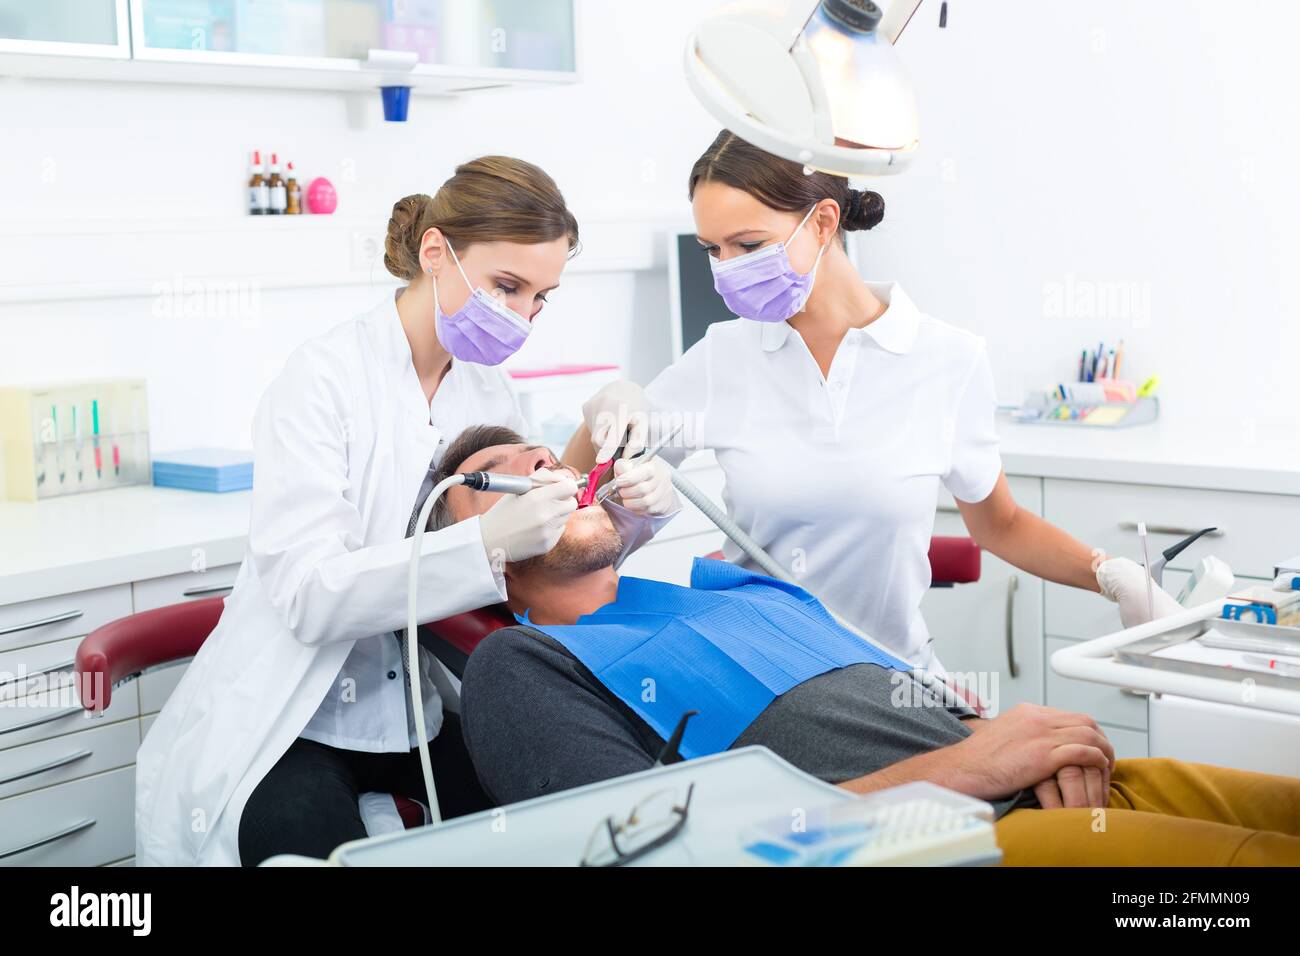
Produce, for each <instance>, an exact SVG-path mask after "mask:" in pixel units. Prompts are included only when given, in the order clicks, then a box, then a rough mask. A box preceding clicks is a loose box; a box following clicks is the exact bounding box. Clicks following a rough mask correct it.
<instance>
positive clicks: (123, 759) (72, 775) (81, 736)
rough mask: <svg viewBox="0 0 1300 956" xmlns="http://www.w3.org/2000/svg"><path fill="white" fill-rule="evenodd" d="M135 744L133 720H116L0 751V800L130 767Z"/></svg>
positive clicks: (137, 734)
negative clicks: (111, 722)
mask: <svg viewBox="0 0 1300 956" xmlns="http://www.w3.org/2000/svg"><path fill="white" fill-rule="evenodd" d="M139 746H140V729H139V727H137V726H136V722H135V721H134V720H120V721H118V722H117V723H115V724H103V725H100V726H96V727H92V728H91V729H90V730H83V731H80V732H78V733H75V734H64V735H63V736H62V737H53V738H51V739H49V740H42V741H39V742H38V743H34V744H26V745H24V746H22V747H10V748H8V749H7V750H0V799H3V798H5V797H13V796H17V795H18V794H20V793H27V792H28V791H30V790H39V789H41V788H42V787H49V786H53V785H54V784H59V783H66V782H67V781H69V780H76V779H78V778H80V777H88V776H90V775H91V774H95V773H102V772H104V771H105V770H116V769H117V768H118V767H127V766H130V765H131V764H133V763H135V752H136V750H137V749H138V748H139Z"/></svg>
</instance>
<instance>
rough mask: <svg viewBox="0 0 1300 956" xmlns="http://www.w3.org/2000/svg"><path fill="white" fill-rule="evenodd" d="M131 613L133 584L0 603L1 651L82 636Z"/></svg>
mask: <svg viewBox="0 0 1300 956" xmlns="http://www.w3.org/2000/svg"><path fill="white" fill-rule="evenodd" d="M130 613H131V585H129V584H116V585H113V586H112V587H107V588H95V589H94V590H92V591H74V592H73V593H71V594H60V595H58V596H57V597H49V598H39V599H38V600H35V601H20V602H19V603H17V604H6V605H4V606H3V607H0V651H10V650H14V649H16V648H19V647H28V646H30V645H32V644H45V643H47V642H49V641H57V640H60V639H62V638H66V637H82V636H84V635H86V634H89V633H90V632H91V631H93V630H94V629H95V628H97V627H99V626H100V625H101V624H107V623H108V622H109V621H116V620H117V619H118V618H120V617H126V616H127V615H128V614H130Z"/></svg>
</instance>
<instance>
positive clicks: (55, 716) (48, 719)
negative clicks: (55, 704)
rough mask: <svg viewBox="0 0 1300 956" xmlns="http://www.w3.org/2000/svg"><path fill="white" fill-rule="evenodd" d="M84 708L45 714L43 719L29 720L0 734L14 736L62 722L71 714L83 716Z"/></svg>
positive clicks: (67, 708) (66, 708)
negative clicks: (58, 721)
mask: <svg viewBox="0 0 1300 956" xmlns="http://www.w3.org/2000/svg"><path fill="white" fill-rule="evenodd" d="M85 712H86V709H85V708H84V707H64V708H63V709H62V710H56V711H55V712H54V713H52V714H46V715H45V716H44V717H37V718H36V719H35V720H29V721H27V723H25V724H14V725H13V726H12V727H6V728H5V729H4V730H0V734H16V733H18V731H20V730H31V729H32V728H33V727H39V726H40V725H41V724H49V723H53V722H54V721H56V720H62V719H63V718H64V717H70V716H72V715H73V714H84V713H85Z"/></svg>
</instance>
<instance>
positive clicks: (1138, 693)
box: [1119, 687, 1151, 700]
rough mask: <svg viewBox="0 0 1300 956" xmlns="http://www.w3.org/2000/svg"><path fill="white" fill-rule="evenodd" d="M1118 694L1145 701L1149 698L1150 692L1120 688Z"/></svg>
mask: <svg viewBox="0 0 1300 956" xmlns="http://www.w3.org/2000/svg"><path fill="white" fill-rule="evenodd" d="M1119 692H1120V693H1121V694H1127V695H1128V696H1129V697H1141V698H1142V699H1143V700H1146V699H1148V698H1150V696H1151V691H1149V690H1134V689H1133V688H1132V687H1121V688H1120V689H1119Z"/></svg>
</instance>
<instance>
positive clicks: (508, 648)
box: [433, 428, 1300, 865]
mask: <svg viewBox="0 0 1300 956" xmlns="http://www.w3.org/2000/svg"><path fill="white" fill-rule="evenodd" d="M490 460H492V461H493V470H494V471H501V472H507V473H513V474H527V473H529V472H531V471H533V470H535V469H537V468H540V467H556V465H555V459H554V457H553V456H552V454H551V453H550V452H549V451H548V450H547V449H545V448H537V447H530V446H527V445H525V443H524V442H523V440H522V439H520V438H519V437H518V436H514V435H510V434H509V433H505V432H503V431H502V430H501V429H495V428H493V429H470V430H468V431H467V432H465V433H463V434H462V436H461V437H460V438H458V439H457V440H456V441H455V442H454V443H453V444H452V446H451V448H449V449H448V451H447V454H446V456H445V459H444V461H443V465H442V468H443V470H445V471H448V472H451V471H457V472H468V471H475V470H479V469H481V468H482V467H483V464H484V463H485V462H487V461H490ZM496 499H497V496H496V495H492V494H486V493H482V492H474V491H470V490H468V489H466V488H463V487H458V488H453V489H452V490H451V491H450V492H449V493H448V495H447V498H446V499H445V501H446V507H444V508H441V509H440V510H438V511H436V512H435V514H434V519H433V520H434V522H436V523H440V524H445V523H448V522H452V521H459V520H464V519H466V518H469V517H471V516H473V515H476V514H481V513H483V512H484V511H486V510H487V509H488V508H489V507H490V506H491V505H492V504H493V503H494V502H495V501H496ZM622 552H623V548H622V542H621V540H620V538H619V534H618V532H617V531H616V530H615V528H614V526H613V524H612V523H611V521H610V519H609V517H608V515H607V514H606V513H605V511H604V510H603V509H601V508H599V507H593V508H585V509H580V510H579V511H577V512H575V513H574V514H573V515H572V517H571V518H570V519H569V524H568V527H567V528H566V531H565V534H564V536H563V537H562V538H561V540H560V543H559V544H558V545H557V546H556V548H555V549H554V550H553V551H551V552H550V553H548V554H545V555H542V556H540V557H537V558H532V559H529V560H527V561H522V562H518V563H513V564H507V565H506V566H505V568H504V573H505V576H506V580H507V590H508V593H509V595H510V607H511V610H512V611H514V612H515V614H516V616H517V617H519V618H520V619H521V621H522V622H523V623H521V624H520V625H519V626H517V627H509V628H505V629H503V630H500V631H498V632H496V633H495V634H493V635H491V636H490V637H488V638H487V639H486V640H484V641H483V642H482V643H481V644H480V645H479V646H478V648H477V649H475V651H474V652H473V654H472V655H471V656H470V659H469V663H468V665H467V668H466V671H465V675H464V681H463V685H462V722H463V728H464V733H465V739H466V743H467V744H468V746H469V750H470V754H471V756H472V758H473V760H474V764H475V767H476V769H477V772H478V775H479V778H480V780H481V782H482V783H483V786H484V788H485V789H486V790H487V792H488V794H489V795H490V796H491V797H493V798H494V799H495V800H497V801H498V802H500V803H511V802H515V801H518V800H523V799H527V798H530V797H536V796H540V795H543V794H547V793H554V792H556V791H560V790H564V789H567V788H570V787H576V786H580V785H583V784H587V783H592V782H595V781H598V780H604V779H607V778H610V777H616V776H620V775H622V774H628V773H633V772H636V771H639V770H645V769H647V768H649V767H650V766H651V765H652V764H653V763H654V761H655V759H656V756H657V755H658V754H659V752H660V751H661V749H662V748H663V746H664V740H665V738H666V737H667V736H668V735H669V733H670V732H671V729H672V727H673V726H674V725H675V724H676V723H677V722H678V720H679V719H680V717H681V716H682V713H683V712H684V711H685V710H687V709H692V710H697V711H699V716H698V717H695V718H694V719H693V720H692V721H691V722H690V724H689V725H688V728H687V731H686V734H685V736H684V738H683V740H682V746H681V751H682V754H683V755H684V756H686V757H688V758H689V757H695V756H701V755H704V754H707V753H715V752H718V751H720V750H725V749H728V748H730V747H741V746H746V745H751V744H761V745H763V746H765V747H768V748H769V749H771V750H772V751H774V752H775V753H777V754H779V755H780V756H782V757H783V758H785V759H786V760H788V761H789V762H790V763H792V764H794V765H795V766H797V767H800V768H801V769H803V770H805V771H806V772H808V773H811V774H813V775H815V776H817V777H820V778H821V779H823V780H826V781H828V782H831V783H835V784H838V785H840V786H842V787H844V788H846V789H848V790H852V791H855V792H859V793H866V792H870V791H873V790H879V789H883V788H885V787H891V786H895V785H897V784H901V783H906V782H908V781H912V780H928V781H931V782H933V783H936V784H939V785H941V786H945V787H949V788H951V789H953V790H957V791H960V792H962V793H965V794H969V795H970V796H973V797H978V798H981V799H984V800H987V801H988V802H989V803H991V804H992V805H993V806H994V808H995V810H996V813H997V816H998V823H997V830H998V842H999V844H1000V846H1001V847H1002V850H1003V853H1004V856H1005V862H1007V863H1011V864H1016V863H1019V864H1072V863H1073V864H1091V865H1106V864H1129V863H1133V864H1156V865H1159V864H1171V865H1176V864H1199V865H1218V864H1235V865H1243V864H1266V865H1267V864H1274V865H1287V864H1300V780H1293V779H1290V778H1282V777H1272V776H1268V775H1264V774H1255V773H1248V772H1245V771H1237V770H1228V769H1224V768H1219V767H1209V766H1202V765H1197V764H1188V763H1182V762H1179V761H1175V760H1146V759H1142V760H1119V761H1116V760H1115V756H1114V750H1113V748H1112V746H1111V744H1110V742H1109V741H1108V740H1107V739H1106V736H1105V734H1104V733H1102V731H1101V730H1100V728H1099V727H1098V726H1097V723H1096V722H1095V721H1094V720H1093V719H1092V718H1091V717H1089V716H1087V715H1086V714H1078V713H1069V712H1066V711H1061V710H1056V709H1054V708H1050V707H1040V706H1035V705H1027V704H1022V705H1019V706H1017V707H1014V708H1012V709H1010V710H1009V711H1007V712H1006V713H1004V714H1001V715H999V716H996V717H993V718H991V719H985V718H980V717H975V716H970V715H969V714H967V713H966V712H965V711H964V710H962V709H958V708H956V707H947V706H943V705H942V704H941V703H940V702H939V701H937V700H936V699H935V698H934V696H933V695H932V694H930V693H929V692H926V693H917V692H916V690H917V688H916V686H915V685H913V684H912V681H913V678H912V677H911V676H910V675H909V674H908V673H907V670H906V667H907V665H905V664H903V663H902V662H900V661H897V660H895V659H893V658H892V657H890V656H889V655H887V654H884V653H883V652H880V651H878V650H877V649H875V648H873V647H871V646H870V645H867V644H866V643H865V642H863V641H861V640H860V639H858V638H856V637H854V636H853V635H852V634H850V633H849V632H847V631H845V630H844V629H842V628H840V627H839V626H838V625H837V624H835V622H834V620H833V619H832V618H831V617H830V616H829V614H827V613H826V611H825V609H824V608H822V607H821V605H820V604H819V603H818V602H817V601H816V600H815V599H813V598H812V597H811V596H809V595H808V594H806V592H803V591H802V590H800V589H799V588H796V587H792V586H790V585H786V584H783V583H781V582H778V581H776V580H774V579H771V578H767V577H763V576H761V575H756V574H752V573H750V572H747V571H744V570H742V569H739V568H735V567H733V566H730V565H726V564H723V563H721V562H714V561H707V560H703V559H699V560H697V561H696V564H695V567H694V569H693V573H692V582H691V585H692V586H691V587H688V588H683V587H676V586H673V585H668V584H663V583H660V582H652V581H644V580H641V579H636V578H630V577H629V578H622V579H620V577H619V575H618V573H617V572H616V571H615V569H614V564H615V562H616V560H617V559H618V557H619V556H620V554H621V553H622Z"/></svg>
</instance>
